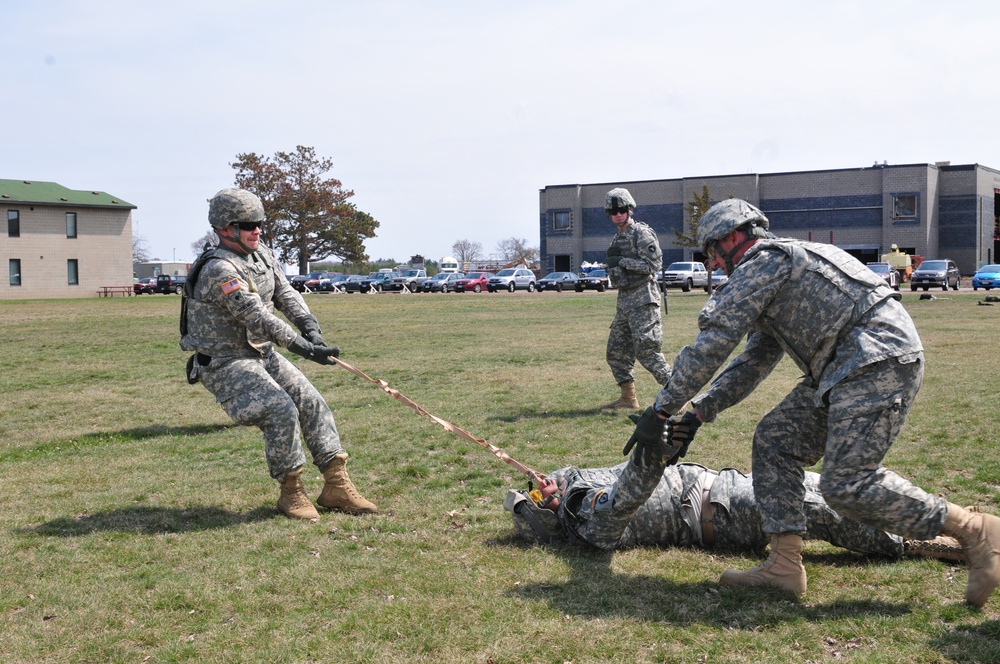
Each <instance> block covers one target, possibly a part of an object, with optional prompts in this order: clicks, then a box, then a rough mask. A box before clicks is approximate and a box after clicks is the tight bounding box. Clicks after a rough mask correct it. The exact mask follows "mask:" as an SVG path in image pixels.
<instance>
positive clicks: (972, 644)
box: [931, 620, 1000, 662]
mask: <svg viewBox="0 0 1000 664" xmlns="http://www.w3.org/2000/svg"><path fill="white" fill-rule="evenodd" d="M931 646H932V647H933V648H934V649H935V650H937V651H938V652H939V653H941V654H942V655H944V656H945V657H947V658H949V660H950V661H954V662H1000V622H997V621H996V620H990V621H988V622H984V623H981V624H979V625H963V626H959V627H956V628H955V629H953V630H950V631H948V632H945V633H944V634H941V635H940V636H938V637H936V638H935V639H933V640H932V641H931Z"/></svg>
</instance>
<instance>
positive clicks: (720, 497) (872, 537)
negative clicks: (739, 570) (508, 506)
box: [548, 459, 903, 558]
mask: <svg viewBox="0 0 1000 664" xmlns="http://www.w3.org/2000/svg"><path fill="white" fill-rule="evenodd" d="M548 477H549V478H551V479H555V480H556V481H558V482H560V485H562V484H563V483H565V485H566V491H565V493H564V494H563V497H562V500H561V503H560V506H559V511H558V517H559V521H560V524H561V525H562V527H563V529H564V531H565V533H566V535H567V536H568V537H569V538H570V539H571V540H575V541H579V542H583V543H586V544H589V545H591V546H595V547H598V548H600V549H607V550H610V549H620V548H629V547H636V546H662V547H671V546H687V547H704V548H709V547H713V546H714V548H715V549H718V550H722V551H762V550H763V549H764V548H765V547H766V546H767V543H768V536H767V534H765V533H764V530H763V527H762V519H761V515H760V511H759V510H758V509H757V504H756V502H755V501H754V495H753V485H752V480H751V478H750V477H748V476H746V475H744V474H743V473H741V472H739V471H738V470H735V469H732V468H726V469H724V470H722V471H719V472H716V471H714V470H709V469H707V468H705V467H704V466H700V465H698V464H694V463H679V464H675V465H672V466H666V467H664V466H663V465H662V464H654V465H652V466H642V467H639V466H636V465H635V463H634V462H633V461H632V460H631V459H630V460H628V461H625V462H623V463H621V464H619V465H617V466H614V467H613V468H588V469H576V468H563V469H560V470H557V471H555V472H553V473H551V474H549V475H548ZM706 487H708V492H709V496H708V500H709V502H710V503H711V505H712V507H713V514H712V517H711V521H710V523H711V525H712V530H713V534H714V544H713V543H711V542H705V541H704V540H703V537H702V534H703V527H702V520H703V518H704V517H703V515H702V501H703V497H702V493H703V491H704V490H705V488H706ZM818 488H819V475H817V474H816V473H806V477H805V484H804V489H805V511H806V517H807V524H808V531H807V533H806V537H808V538H811V539H819V540H824V541H827V542H829V543H831V544H833V545H835V546H839V547H842V548H845V549H848V550H851V551H857V552H859V553H864V554H871V555H881V556H888V557H894V558H898V557H901V556H902V555H903V540H902V538H900V537H897V536H895V535H890V534H888V533H886V532H883V531H880V530H876V529H874V528H871V527H869V526H865V525H863V524H860V523H858V522H856V521H851V520H850V519H845V518H843V517H841V516H840V515H839V514H837V513H836V512H834V511H833V510H832V509H830V507H829V506H828V505H827V504H826V502H825V501H824V500H823V497H822V496H821V495H820V494H819V491H818Z"/></svg>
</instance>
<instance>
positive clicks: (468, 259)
mask: <svg viewBox="0 0 1000 664" xmlns="http://www.w3.org/2000/svg"><path fill="white" fill-rule="evenodd" d="M451 252H452V255H453V256H454V257H455V258H456V259H457V260H458V262H459V263H460V264H461V265H465V264H467V263H474V262H475V261H478V260H479V259H480V258H482V257H483V245H482V244H480V243H479V242H475V241H473V240H458V241H457V242H455V244H453V245H451Z"/></svg>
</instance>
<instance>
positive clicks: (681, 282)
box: [659, 261, 709, 293]
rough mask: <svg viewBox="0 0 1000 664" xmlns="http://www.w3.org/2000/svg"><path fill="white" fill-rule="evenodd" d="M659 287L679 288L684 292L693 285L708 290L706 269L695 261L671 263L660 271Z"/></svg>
mask: <svg viewBox="0 0 1000 664" xmlns="http://www.w3.org/2000/svg"><path fill="white" fill-rule="evenodd" d="M659 281H660V288H664V289H666V288H680V289H681V290H682V291H684V292H685V293H687V292H689V291H690V290H691V289H692V288H693V287H695V286H697V287H700V288H704V289H705V292H706V293H707V292H708V289H709V286H708V270H706V269H705V265H704V264H703V263H699V262H697V261H694V262H691V263H686V262H681V263H671V264H670V265H669V266H667V267H666V269H664V270H663V271H662V272H661V273H660V279H659Z"/></svg>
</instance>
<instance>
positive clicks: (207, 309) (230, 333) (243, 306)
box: [180, 245, 310, 358]
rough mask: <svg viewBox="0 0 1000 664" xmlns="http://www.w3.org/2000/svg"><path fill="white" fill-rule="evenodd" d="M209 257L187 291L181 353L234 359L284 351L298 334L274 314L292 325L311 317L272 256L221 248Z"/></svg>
mask: <svg viewBox="0 0 1000 664" xmlns="http://www.w3.org/2000/svg"><path fill="white" fill-rule="evenodd" d="M210 251H212V252H213V253H212V255H211V256H209V257H208V259H207V262H206V263H205V265H204V267H203V268H202V269H201V270H200V272H199V274H198V275H197V277H196V278H197V281H196V283H195V284H193V286H191V288H190V290H191V296H190V298H189V301H188V302H187V305H186V308H187V315H186V319H187V320H186V322H187V334H185V335H184V336H183V337H181V342H180V345H181V348H182V349H184V350H189V351H198V352H200V353H204V354H205V355H208V356H211V357H216V358H234V357H261V356H263V355H266V354H267V353H269V352H270V351H271V349H272V344H277V345H279V346H283V347H285V346H288V344H289V343H290V342H291V341H292V340H293V339H294V338H295V337H296V336H298V332H297V331H296V330H295V329H294V328H292V326H291V325H289V324H288V323H287V322H285V321H284V320H282V319H281V318H278V317H277V316H276V315H275V314H274V311H275V309H277V310H278V311H280V312H281V313H283V314H284V315H285V316H286V317H287V318H288V319H289V320H291V321H293V322H295V321H299V320H302V319H303V318H305V317H307V316H309V315H310V313H309V307H307V306H306V303H305V301H304V300H303V299H302V296H301V295H300V294H299V293H298V291H296V290H295V289H294V288H292V287H291V285H290V284H289V283H288V280H287V279H286V278H285V274H284V272H283V271H282V270H281V266H280V264H279V262H278V260H277V259H276V258H275V257H274V254H273V253H272V252H271V250H270V249H268V248H267V247H265V246H263V245H261V246H260V248H259V249H258V250H257V251H255V252H254V253H252V254H249V255H246V256H244V255H242V254H238V253H236V252H234V251H230V250H229V249H227V248H225V247H218V248H216V249H212V250H210Z"/></svg>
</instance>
